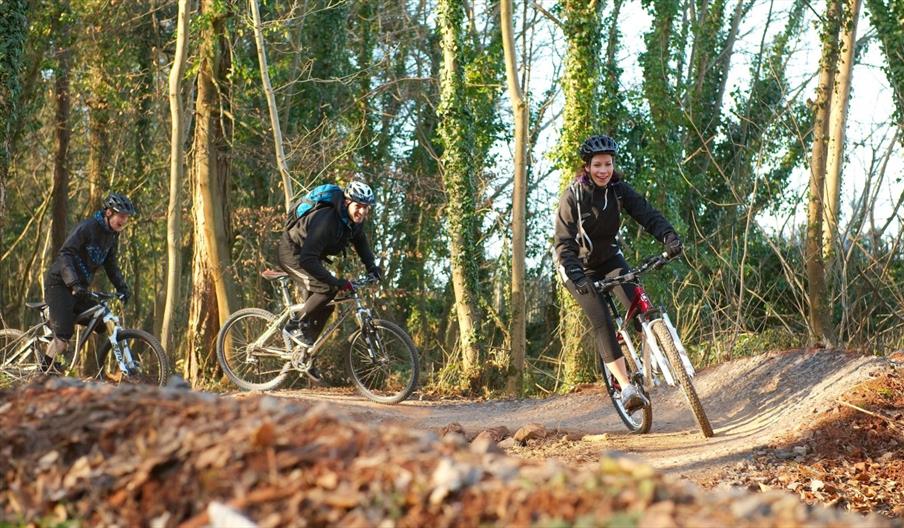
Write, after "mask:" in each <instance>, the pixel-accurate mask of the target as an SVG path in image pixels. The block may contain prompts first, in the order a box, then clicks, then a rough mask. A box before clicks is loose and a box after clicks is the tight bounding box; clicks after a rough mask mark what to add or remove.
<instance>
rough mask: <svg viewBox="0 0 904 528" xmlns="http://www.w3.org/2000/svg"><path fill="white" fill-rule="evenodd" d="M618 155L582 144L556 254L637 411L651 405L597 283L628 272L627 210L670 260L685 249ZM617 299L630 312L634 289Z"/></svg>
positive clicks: (563, 205)
mask: <svg viewBox="0 0 904 528" xmlns="http://www.w3.org/2000/svg"><path fill="white" fill-rule="evenodd" d="M617 154H618V146H617V145H616V143H615V141H614V140H613V139H612V138H610V137H609V136H602V135H595V136H590V137H588V138H587V139H586V140H585V141H584V142H583V143H582V144H581V147H580V156H581V159H582V160H583V164H582V166H581V169H580V170H579V171H578V174H577V177H576V179H575V181H574V182H573V183H572V184H571V185H570V186H569V187H568V188H567V189H566V190H565V192H564V193H563V194H562V196H561V198H560V199H559V210H558V214H557V216H556V229H555V251H556V261H557V265H558V271H559V273H560V275H561V276H562V279H563V281H564V282H565V285H566V287H567V288H568V291H569V292H571V294H572V295H573V296H574V298H575V300H577V302H578V304H579V305H580V306H581V309H583V310H584V313H585V314H587V318H588V319H589V320H590V324H591V325H592V326H593V333H594V337H595V339H596V346H597V351H598V352H599V354H600V356H601V357H602V358H603V361H604V362H605V363H606V367H607V368H608V369H609V371H610V372H612V374H613V375H615V378H616V379H617V380H618V383H619V385H620V386H621V387H622V391H621V397H622V403H623V404H624V406H625V408H626V409H628V411H633V410H636V409H638V408H640V407H643V406H645V405H647V404H648V403H649V402H648V401H647V399H646V397H644V395H643V394H642V393H641V391H640V390H639V389H638V388H637V387H636V386H635V385H634V384H632V383H631V381H630V380H629V378H628V373H627V369H626V367H625V358H624V356H623V355H622V351H621V347H620V346H619V344H618V341H617V339H616V337H615V326H614V324H613V321H612V316H611V314H610V313H609V310H608V308H607V307H606V305H605V303H604V301H603V298H602V297H601V296H600V295H599V294H598V293H597V291H596V289H595V288H594V287H593V282H594V281H597V280H600V279H603V278H605V277H607V276H616V275H621V274H623V273H625V272H626V271H628V264H627V262H625V257H624V255H623V254H622V251H621V248H620V247H619V245H618V241H617V240H616V236H617V235H618V230H619V227H620V226H621V217H622V210H624V212H626V213H628V215H630V216H631V217H632V218H634V220H636V221H637V222H638V223H639V224H640V225H641V226H643V228H644V229H645V230H646V231H647V232H649V233H650V234H651V235H653V236H654V237H655V238H656V239H657V240H659V241H660V242H662V243H664V244H665V246H666V251H667V252H668V255H669V257H676V256H678V255H679V254H681V250H682V247H681V239H680V238H678V235H677V234H676V233H675V229H674V228H673V227H672V225H671V224H670V223H669V222H668V221H667V220H666V219H665V217H664V216H662V214H661V213H660V212H659V211H657V210H656V209H654V208H653V207H652V206H651V205H650V204H649V203H648V202H647V201H646V200H645V199H644V197H643V196H641V195H640V194H638V193H637V191H635V190H634V189H633V188H632V187H631V186H630V185H628V184H627V183H626V182H625V181H623V180H622V175H621V174H620V173H619V172H618V171H616V170H615V157H616V155H617ZM614 293H615V295H616V297H618V299H619V301H620V302H621V303H622V304H624V305H625V306H626V307H627V306H630V304H631V301H632V300H633V297H634V288H633V287H631V286H630V285H627V284H625V285H622V287H620V288H616V289H615V290H614Z"/></svg>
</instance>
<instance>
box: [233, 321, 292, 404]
mask: <svg viewBox="0 0 904 528" xmlns="http://www.w3.org/2000/svg"><path fill="white" fill-rule="evenodd" d="M274 319H275V316H274V315H273V314H271V313H269V312H266V311H264V310H258V309H254V308H248V309H245V310H240V311H239V312H236V313H235V314H233V315H232V316H231V317H230V319H229V321H227V322H226V324H225V325H224V326H223V329H222V330H221V331H220V332H221V333H220V336H219V338H218V343H217V355H218V358H219V360H220V365H221V366H222V367H223V370H224V371H225V372H226V374H227V375H228V376H229V378H230V379H232V380H233V381H234V382H235V383H236V384H237V385H239V386H240V387H241V388H243V389H245V390H267V389H272V388H275V387H276V386H277V385H278V384H279V383H280V382H281V381H282V378H283V377H284V374H285V369H286V366H287V364H288V363H289V360H290V358H291V357H292V356H291V348H290V345H289V344H288V343H287V342H286V340H285V339H284V338H283V336H282V333H281V332H273V333H272V335H270V336H269V337H268V338H267V339H265V340H261V336H262V335H263V334H264V332H265V331H266V330H267V328H268V327H269V325H270V323H271V322H272V321H273V320H274Z"/></svg>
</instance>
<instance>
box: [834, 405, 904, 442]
mask: <svg viewBox="0 0 904 528" xmlns="http://www.w3.org/2000/svg"><path fill="white" fill-rule="evenodd" d="M835 401H837V402H838V403H840V404H841V405H845V406H847V407H850V408H851V409H855V410H857V411H860V412H862V413H865V414H868V415H870V416H875V417H876V418H882V419H883V420H885V421H886V422H888V425H889V426H891V428H892V429H894V430H895V431H898V432H900V433H904V426H902V424H899V423H898V422H897V421H895V420H893V419H891V418H889V417H888V416H884V415H882V414H879V413H875V412H872V411H867V410H866V409H864V408H863V407H858V406H856V405H854V404H853V403H848V402H846V401H844V400H842V399H841V398H838V399H837V400H835Z"/></svg>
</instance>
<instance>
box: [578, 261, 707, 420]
mask: <svg viewBox="0 0 904 528" xmlns="http://www.w3.org/2000/svg"><path fill="white" fill-rule="evenodd" d="M669 260H670V259H669V258H668V257H667V255H666V254H662V255H656V256H653V257H650V258H648V259H646V260H644V262H643V264H641V265H640V266H639V267H637V268H636V269H633V270H630V271H628V272H627V273H625V274H623V275H619V276H617V277H608V278H606V279H603V280H599V281H596V282H595V283H594V287H596V289H597V291H598V292H599V293H600V294H601V295H602V296H603V299H605V301H606V304H607V305H608V306H609V310H610V311H611V313H612V316H613V317H612V318H613V320H614V321H615V323H616V325H617V329H616V332H615V334H616V337H617V338H618V342H619V344H620V345H621V347H622V352H623V353H624V356H625V363H626V364H627V368H628V374H629V376H631V378H632V381H634V382H635V383H637V384H638V385H642V387H641V390H642V392H643V393H644V395H645V396H646V397H647V399H650V391H651V390H652V388H653V385H654V384H655V385H659V384H660V383H662V381H665V383H667V384H668V385H671V386H675V384H676V383H677V384H678V385H681V389H682V390H683V391H684V395H685V396H686V397H687V402H688V405H690V408H691V412H693V414H694V419H695V420H696V421H697V425H698V426H699V427H700V431H702V432H703V436H705V437H707V438H709V437H711V436H713V428H712V426H711V425H710V423H709V418H707V416H706V412H705V411H704V410H703V405H702V404H701V403H700V397H699V396H697V390H696V389H695V388H694V384H693V383H692V382H691V378H692V377H693V376H694V374H695V372H694V367H693V365H691V362H690V359H688V357H687V351H686V350H685V349H684V345H683V344H682V343H681V338H679V337H678V332H677V330H675V326H674V325H673V324H672V321H671V320H670V319H669V315H668V314H667V313H666V311H665V308H664V307H656V306H654V305H653V302H652V301H651V300H650V298H649V297H648V296H647V293H646V291H644V289H643V286H642V285H641V284H640V276H641V275H643V274H644V273H646V272H648V271H652V270H655V269H659V268H661V267H662V266H664V265H666V264H668V262H669ZM626 283H630V284H632V285H634V288H635V295H634V301H633V302H632V303H631V307H630V308H628V312H627V314H625V316H624V318H622V317H621V316H620V315H619V312H618V309H617V308H616V306H615V302H614V301H613V299H612V295H611V293H610V292H611V291H612V288H614V287H616V286H618V285H621V284H626ZM634 321H637V323H638V326H639V327H640V336H639V338H640V342H639V345H640V350H641V354H638V349H637V347H636V346H635V344H634V336H637V331H636V330H635V329H634V327H635V323H634ZM629 323H630V326H629ZM600 364H601V365H602V372H603V382H604V383H605V384H606V391H607V392H608V393H609V397H610V398H611V399H612V403H613V404H614V405H615V410H616V411H617V412H618V415H619V417H620V418H621V419H622V422H624V424H625V426H627V428H628V430H630V431H631V432H632V433H640V434H643V433H646V432H648V431H649V430H650V426H651V425H652V424H653V409H652V404H651V405H647V406H645V407H642V408H640V409H636V410H634V411H632V412H629V411H628V410H627V409H626V408H625V406H624V405H623V403H622V401H621V387H620V386H619V384H618V380H617V379H616V378H615V376H613V375H612V373H611V372H609V369H607V368H606V365H605V363H604V362H602V361H601V362H600ZM641 382H642V383H641ZM650 401H652V400H650Z"/></svg>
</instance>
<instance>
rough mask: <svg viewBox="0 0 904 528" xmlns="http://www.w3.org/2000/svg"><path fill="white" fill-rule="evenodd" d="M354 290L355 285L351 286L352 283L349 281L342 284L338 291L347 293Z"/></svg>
mask: <svg viewBox="0 0 904 528" xmlns="http://www.w3.org/2000/svg"><path fill="white" fill-rule="evenodd" d="M354 289H355V285H354V284H352V281H350V280H347V281H345V284H343V285H342V286H339V291H341V292H348V291H352V290H354Z"/></svg>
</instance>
